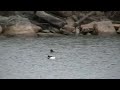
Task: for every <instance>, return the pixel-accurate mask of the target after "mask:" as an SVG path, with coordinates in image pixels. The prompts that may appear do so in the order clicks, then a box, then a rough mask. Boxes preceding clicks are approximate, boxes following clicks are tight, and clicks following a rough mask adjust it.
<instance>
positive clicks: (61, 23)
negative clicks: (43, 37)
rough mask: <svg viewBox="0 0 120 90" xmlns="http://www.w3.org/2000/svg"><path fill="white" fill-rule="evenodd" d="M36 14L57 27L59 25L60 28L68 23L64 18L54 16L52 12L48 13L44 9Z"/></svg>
mask: <svg viewBox="0 0 120 90" xmlns="http://www.w3.org/2000/svg"><path fill="white" fill-rule="evenodd" d="M36 15H37V16H38V17H39V18H41V19H43V20H45V21H46V22H48V23H50V24H51V25H53V26H55V27H58V28H61V27H63V26H64V25H65V24H66V22H65V21H64V20H62V19H60V18H57V17H55V16H53V15H51V14H48V13H46V12H44V11H37V12H36Z"/></svg>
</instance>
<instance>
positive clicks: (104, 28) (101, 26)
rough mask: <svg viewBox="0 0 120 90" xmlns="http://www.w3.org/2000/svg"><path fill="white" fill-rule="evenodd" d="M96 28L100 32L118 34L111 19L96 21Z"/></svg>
mask: <svg viewBox="0 0 120 90" xmlns="http://www.w3.org/2000/svg"><path fill="white" fill-rule="evenodd" d="M96 25H97V26H96V29H97V31H98V32H99V34H108V35H112V34H116V30H115V28H114V27H113V25H112V22H111V21H101V22H97V23H96Z"/></svg>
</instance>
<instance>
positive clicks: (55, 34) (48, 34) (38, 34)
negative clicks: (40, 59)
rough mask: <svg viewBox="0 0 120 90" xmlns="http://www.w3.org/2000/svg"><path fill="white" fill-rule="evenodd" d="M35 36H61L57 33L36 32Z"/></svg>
mask: <svg viewBox="0 0 120 90" xmlns="http://www.w3.org/2000/svg"><path fill="white" fill-rule="evenodd" d="M37 36H38V37H39V36H40V37H42V36H43V37H50V36H62V35H61V34H57V33H37Z"/></svg>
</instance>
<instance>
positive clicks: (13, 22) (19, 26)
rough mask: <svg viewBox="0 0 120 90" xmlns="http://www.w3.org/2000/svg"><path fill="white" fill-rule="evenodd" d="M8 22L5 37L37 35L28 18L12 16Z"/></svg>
mask: <svg viewBox="0 0 120 90" xmlns="http://www.w3.org/2000/svg"><path fill="white" fill-rule="evenodd" d="M8 20H9V21H8V24H7V27H6V28H5V30H4V32H3V34H4V35H11V36H14V35H15V36H16V35H26V36H35V35H36V32H35V30H34V28H33V25H32V24H31V22H30V21H29V20H28V19H27V18H23V17H21V16H11V17H9V19H8Z"/></svg>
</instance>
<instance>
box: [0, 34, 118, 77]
mask: <svg viewBox="0 0 120 90" xmlns="http://www.w3.org/2000/svg"><path fill="white" fill-rule="evenodd" d="M50 49H53V50H55V53H52V54H51V53H50V52H49V50H50ZM48 55H53V56H55V57H56V59H55V60H49V59H47V56H48ZM0 78H15V79H29V78H31V79H32V78H35V79H38V78H42V79H64V78H65V79H104V78H105V79H106V78H110V79H115V78H119V79H120V36H106V37H105V36H102V37H100V36H80V37H73V36H64V37H39V38H24V37H23V38H18V37H17V38H16V37H11V38H6V37H0Z"/></svg>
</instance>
